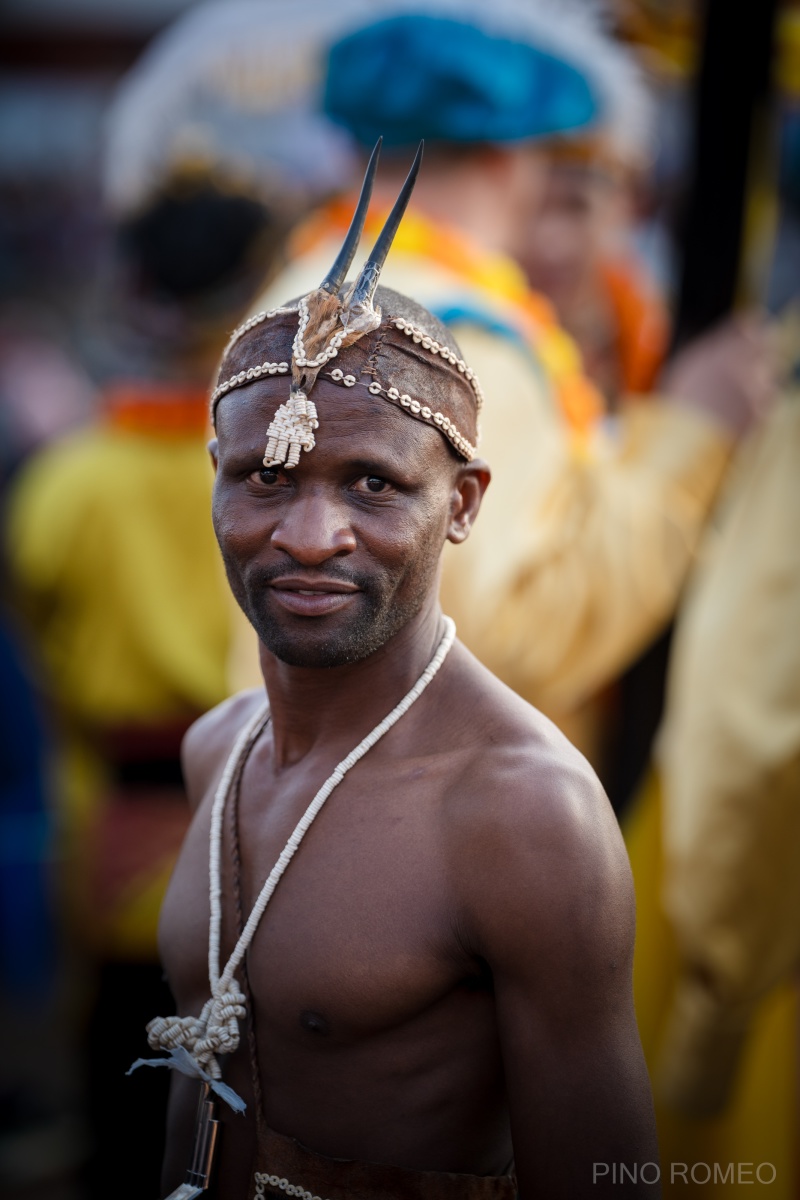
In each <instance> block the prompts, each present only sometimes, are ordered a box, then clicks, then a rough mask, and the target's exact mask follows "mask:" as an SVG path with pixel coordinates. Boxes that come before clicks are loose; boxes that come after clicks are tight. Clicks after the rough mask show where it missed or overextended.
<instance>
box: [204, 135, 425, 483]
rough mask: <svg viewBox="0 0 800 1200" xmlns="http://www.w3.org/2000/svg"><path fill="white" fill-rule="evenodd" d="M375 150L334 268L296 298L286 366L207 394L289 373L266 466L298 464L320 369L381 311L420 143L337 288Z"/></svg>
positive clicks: (309, 434)
mask: <svg viewBox="0 0 800 1200" xmlns="http://www.w3.org/2000/svg"><path fill="white" fill-rule="evenodd" d="M380 148H381V143H380V140H379V141H378V143H377V145H376V146H375V149H374V150H373V151H372V155H371V157H370V160H369V164H368V166H367V170H366V174H365V176H364V182H363V184H362V187H361V195H360V196H359V200H358V204H357V205H356V210H355V213H354V214H353V219H352V222H351V224H350V228H349V229H348V231H347V236H346V237H345V240H344V243H343V244H342V248H341V250H340V251H339V253H338V255H337V256H336V260H335V262H334V264H333V266H332V267H331V269H330V271H329V272H328V274H327V275H326V276H325V278H324V279H323V281H322V283H321V284H320V285H319V287H318V288H316V289H315V290H314V291H313V292H309V293H308V295H306V296H303V298H302V299H301V300H300V302H299V304H298V325H297V333H296V334H295V338H294V343H293V345H292V361H291V366H290V365H289V364H288V363H265V364H263V366H258V367H255V368H250V370H249V371H246V372H239V374H238V375H237V376H232V377H231V379H230V380H228V381H226V382H225V383H223V384H222V385H220V387H219V388H217V390H216V392H215V394H214V395H215V397H216V398H217V399H218V398H219V397H220V396H221V395H224V394H225V392H227V391H229V390H230V389H231V388H233V387H236V386H238V385H239V384H241V383H243V382H245V381H247V382H249V381H250V380H251V379H255V378H260V377H261V376H262V375H263V374H264V373H266V374H286V373H287V372H288V371H289V370H291V375H292V382H291V387H290V390H289V398H288V400H287V401H286V403H284V404H281V405H280V407H279V408H278V410H277V412H276V413H275V416H274V417H273V419H272V422H271V423H270V426H269V429H268V430H267V447H266V451H265V453H264V466H265V467H277V466H283V467H285V468H287V469H290V468H291V467H296V466H297V464H298V462H299V461H300V452H301V451H302V450H307V451H308V450H313V448H314V445H315V437H314V432H315V430H316V429H318V428H319V417H318V415H317V410H316V407H315V405H314V402H313V401H312V400H310V399H309V393H310V392H311V389H312V388H313V386H314V384H315V383H316V381H317V376H318V374H319V372H320V370H321V369H322V367H323V366H325V364H326V363H328V362H330V361H331V359H334V358H336V356H337V354H338V353H339V351H340V350H341V349H343V348H344V347H347V346H351V345H352V344H353V343H354V342H357V341H358V340H359V338H361V337H363V336H364V334H366V333H370V332H371V331H372V330H373V329H377V328H378V326H379V325H380V323H381V310H380V308H376V307H375V305H374V298H375V291H376V289H377V286H378V281H379V279H380V274H381V270H382V268H383V264H384V262H385V261H386V256H387V254H388V253H389V250H390V248H391V245H392V242H393V240H394V236H395V234H396V233H397V230H398V227H399V225H400V222H401V220H402V218H403V214H404V213H405V210H406V207H407V206H408V202H409V200H410V198H411V193H412V191H413V190H414V184H415V182H416V179H417V174H418V172H419V167H420V163H421V161H422V143H420V146H419V148H418V150H417V153H416V155H415V157H414V161H413V163H412V164H411V170H410V171H409V173H408V177H407V179H406V181H405V183H404V184H403V187H402V188H401V190H400V194H399V196H398V197H397V200H396V201H395V204H394V207H393V208H392V211H391V212H390V213H389V216H388V218H387V220H386V224H385V225H384V227H383V229H382V230H381V232H380V234H379V236H378V239H377V241H376V242H375V245H374V247H373V248H372V251H371V253H370V255H369V258H368V259H367V261H366V262H365V264H364V266H363V267H362V269H361V273H360V275H359V276H358V278H357V279H356V281H355V283H354V284H352V285H351V286H350V287H348V288H347V289H346V290H343V289H344V288H345V278H346V276H347V272H348V270H349V269H350V266H351V264H352V262H353V258H354V257H355V253H356V250H357V248H358V243H359V241H360V240H361V234H362V232H363V229H364V222H365V220H366V217H367V210H368V209H369V202H370V198H371V196H372V186H373V183H374V181H375V173H376V171H377V168H378V158H379V156H380ZM281 311H282V310H281ZM273 315H275V314H274V313H265V314H263V315H262V316H260V317H259V318H253V319H251V320H250V321H247V322H245V324H244V325H243V326H242V327H241V329H238V330H237V331H236V333H234V335H233V337H232V338H231V340H230V342H229V343H228V346H227V348H226V351H225V353H226V355H227V353H229V351H230V350H231V349H232V348H233V346H234V345H235V344H236V342H237V341H238V340H239V338H240V337H242V336H243V335H244V334H245V333H247V332H249V331H250V329H252V328H254V327H255V324H257V323H260V322H261V321H262V320H268V319H269V317H271V316H273ZM251 372H252V374H251ZM242 376H244V379H242Z"/></svg>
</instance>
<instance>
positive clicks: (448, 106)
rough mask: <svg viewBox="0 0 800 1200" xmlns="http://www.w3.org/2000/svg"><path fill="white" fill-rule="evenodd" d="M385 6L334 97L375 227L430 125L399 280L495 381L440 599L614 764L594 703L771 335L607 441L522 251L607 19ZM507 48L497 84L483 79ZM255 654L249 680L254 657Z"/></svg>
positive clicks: (653, 622) (333, 217)
mask: <svg viewBox="0 0 800 1200" xmlns="http://www.w3.org/2000/svg"><path fill="white" fill-rule="evenodd" d="M384 13H385V14H387V15H385V16H384V18H383V19H382V20H380V21H376V22H375V23H374V24H372V25H370V26H367V27H363V26H362V27H361V28H357V29H355V31H354V32H352V33H351V34H348V35H346V36H345V37H344V38H342V39H341V40H340V41H339V42H338V43H336V44H335V45H334V46H333V48H332V50H331V54H330V60H329V66H328V77H327V87H326V93H325V107H326V112H327V113H328V114H329V115H330V116H331V117H333V118H334V119H336V120H337V121H338V122H339V123H341V124H342V126H343V127H344V128H346V129H347V130H348V131H349V132H350V133H351V134H352V135H353V137H354V138H355V139H356V140H357V142H358V143H359V144H360V145H361V147H362V148H363V149H364V150H366V149H367V148H368V147H371V146H372V145H373V144H374V142H375V141H376V140H377V137H378V136H379V134H382V135H383V137H384V150H383V158H382V162H381V168H380V170H379V172H378V177H377V181H376V186H375V193H374V195H375V200H374V202H373V206H372V210H371V212H370V216H369V218H368V222H367V229H366V235H365V241H366V240H368V239H369V238H370V237H374V236H375V233H376V230H377V229H379V228H380V222H381V221H382V219H383V218H384V216H385V209H386V206H387V205H388V204H389V203H390V199H392V198H393V197H394V195H396V192H397V189H398V187H399V183H400V180H401V178H402V176H403V174H404V171H405V169H406V168H407V165H408V162H409V150H410V149H411V148H412V147H413V146H415V145H416V142H417V141H418V140H419V139H420V138H423V137H424V139H425V143H426V150H425V163H424V167H423V169H422V171H421V172H420V176H419V180H418V182H417V186H416V188H415V193H414V197H413V199H412V202H411V205H410V207H409V211H408V213H407V215H406V217H405V219H404V221H403V225H402V227H401V229H400V231H399V233H398V235H397V238H396V239H395V242H394V245H393V248H392V254H391V256H390V258H389V260H388V262H387V265H386V268H385V269H386V271H387V272H388V274H387V282H388V285H389V286H393V287H396V288H397V289H398V290H401V291H404V292H406V293H408V294H412V295H414V296H416V297H418V298H419V300H420V301H421V302H422V303H423V304H425V305H426V307H427V308H429V309H430V310H431V311H433V312H435V313H436V315H437V316H439V317H440V318H441V319H442V320H444V321H445V323H447V324H449V325H450V326H451V327H452V328H453V331H454V336H455V337H456V338H457V340H458V343H459V345H460V346H461V347H462V348H463V351H464V354H465V355H466V356H467V357H468V359H469V361H470V363H471V364H473V365H474V367H475V370H476V372H477V374H478V377H479V379H480V380H481V383H482V386H483V388H484V391H485V393H486V405H485V408H484V412H483V417H482V431H483V441H482V445H481V453H482V454H485V455H486V458H487V460H488V461H489V462H490V463H491V464H492V466H493V469H494V479H493V484H492V488H491V490H490V493H489V494H488V495H487V498H486V500H485V503H484V508H483V512H482V515H481V528H478V527H477V526H476V529H475V530H474V532H473V535H471V537H470V542H469V546H468V547H467V549H466V550H465V551H464V552H463V553H462V554H461V555H460V556H452V557H448V556H447V555H446V556H445V574H444V582H443V602H444V606H445V608H446V610H447V611H450V612H451V613H453V615H454V617H455V619H456V621H457V623H458V626H459V630H460V633H461V636H462V637H463V638H464V640H465V641H466V643H467V645H469V646H470V647H471V649H473V651H474V652H475V653H476V654H477V655H478V656H479V657H480V658H481V659H482V660H483V661H484V662H486V663H487V665H489V666H490V667H491V668H492V670H494V671H495V672H496V673H498V674H499V675H500V676H501V677H502V678H503V679H504V680H505V682H506V683H508V684H510V685H511V686H512V687H514V688H515V689H516V690H517V691H518V692H520V694H521V695H523V696H525V698H526V699H528V700H529V701H530V702H531V703H534V704H536V705H537V706H538V707H540V708H542V709H544V711H545V712H547V713H548V715H550V716H552V717H553V718H554V719H555V720H556V721H557V723H558V724H560V725H561V726H562V728H564V729H565V731H566V732H567V733H568V735H569V736H570V737H571V738H572V739H573V741H575V742H576V743H577V744H578V745H579V747H580V748H581V749H583V750H584V752H586V753H587V754H588V755H589V757H590V759H592V761H593V765H596V766H600V768H601V769H602V762H601V759H602V746H601V738H600V737H598V734H597V726H596V723H593V722H590V721H587V720H584V719H583V711H582V705H583V703H584V701H585V700H586V698H587V697H589V696H593V695H594V694H595V693H596V692H597V690H598V689H599V688H600V687H602V686H603V685H605V684H606V683H607V682H608V681H609V679H611V678H613V677H614V675H615V674H616V673H617V672H619V670H621V669H622V668H623V667H624V666H625V665H626V664H627V662H629V661H631V660H632V659H633V658H634V657H635V656H636V654H637V653H638V652H639V651H640V650H641V649H642V647H643V646H645V645H646V644H647V643H648V641H649V639H650V638H651V637H653V636H654V635H655V634H656V633H657V632H659V631H660V629H661V628H662V627H663V625H664V624H665V622H666V621H668V619H669V617H670V615H671V613H672V610H673V607H674V605H675V602H676V600H677V596H678V593H679V590H680V587H681V584H682V582H683V579H684V577H685V574H686V572H687V570H688V568H689V566H690V564H691V562H692V557H693V551H694V547H695V545H696V543H697V539H698V537H699V535H700V531H701V529H702V526H703V523H704V521H705V518H706V516H707V513H708V510H709V507H710V505H711V503H712V501H713V498H714V495H715V493H716V489H717V486H718V483H719V481H720V479H721V477H722V474H723V472H724V469H725V465H726V463H727V459H728V455H729V453H730V448H731V445H732V443H733V441H734V440H735V439H736V438H737V437H738V436H740V434H741V433H742V432H743V431H744V429H746V428H747V426H748V424H749V422H750V421H751V419H752V418H753V409H754V404H755V403H756V401H757V400H758V399H760V393H759V394H758V395H757V394H756V393H757V392H758V389H759V387H760V380H759V378H758V376H757V372H755V371H753V370H752V366H753V363H752V360H753V357H754V353H755V356H756V357H758V355H759V351H758V350H757V349H756V348H755V347H754V344H753V343H752V342H751V341H749V340H748V339H747V338H746V337H743V336H742V334H741V332H740V331H739V330H738V328H735V327H731V328H729V329H727V330H726V331H723V332H720V333H718V334H717V335H715V336H714V337H712V338H710V339H709V341H708V342H707V343H706V344H704V345H702V346H701V345H697V346H695V347H693V348H692V352H691V355H690V356H689V357H688V358H687V359H685V360H684V362H683V364H681V363H680V362H679V363H676V364H675V371H674V374H673V377H672V378H673V389H672V391H673V394H672V395H671V396H670V397H666V398H665V399H664V400H663V402H660V403H653V404H648V405H646V406H645V405H641V406H637V407H636V409H635V411H634V410H633V409H631V410H629V411H626V413H625V414H624V415H623V416H622V417H621V425H620V431H619V435H618V439H617V440H616V441H614V440H611V439H608V438H606V437H605V435H604V432H603V430H602V428H601V418H602V415H603V412H604V402H603V400H602V398H601V396H600V395H599V393H598V391H597V389H596V388H595V387H594V386H593V385H592V383H591V382H590V381H589V380H588V379H587V378H586V376H585V375H584V373H583V371H582V369H581V362H580V355H579V352H578V350H577V348H576V347H575V344H574V343H573V342H572V340H571V339H570V338H569V336H568V335H567V334H566V333H565V331H564V330H563V329H562V327H561V326H560V325H559V323H558V320H557V317H556V315H555V313H554V311H553V309H552V307H551V306H550V304H549V303H548V301H547V300H546V299H544V298H543V297H541V296H540V295H539V294H537V293H535V292H532V291H531V290H530V288H529V287H528V286H527V283H526V280H525V277H524V274H523V271H522V269H521V267H520V266H519V264H518V263H517V262H516V261H515V260H514V258H513V257H512V256H513V254H514V253H515V252H516V251H517V250H518V248H519V246H520V245H521V243H522V240H523V238H524V237H526V236H527V231H528V228H529V221H530V213H531V212H532V211H533V210H534V206H535V205H536V204H537V203H538V202H539V200H540V199H541V197H542V195H543V191H544V189H545V188H546V183H547V174H548V157H547V151H546V147H547V146H548V145H549V144H550V142H551V141H552V139H553V138H554V137H559V138H560V137H564V136H566V135H570V136H574V135H575V132H576V131H584V130H585V131H587V136H592V131H594V130H595V129H598V130H600V131H602V130H603V128H604V122H605V121H606V119H607V118H606V114H607V113H609V112H611V111H612V108H611V101H610V98H609V94H608V89H607V87H606V85H605V83H604V75H603V73H602V72H598V71H595V69H594V64H595V61H596V60H597V59H598V55H599V56H600V57H601V59H602V61H607V55H608V48H607V41H608V38H607V35H606V34H605V33H604V32H603V31H602V29H601V28H600V27H599V25H598V23H597V20H596V17H595V16H593V15H592V12H591V10H590V9H588V8H587V7H586V6H584V5H557V6H555V7H554V6H551V5H550V4H548V3H546V0H540V2H539V3H517V2H515V0H504V2H503V3H501V4H498V5H495V6H494V7H493V10H492V13H491V15H488V14H487V13H486V12H485V11H484V10H483V9H482V8H479V7H478V6H473V7H470V8H468V9H465V8H464V6H463V5H456V4H451V3H448V0H437V2H436V3H435V4H433V5H432V6H430V5H429V6H428V7H427V8H426V10H425V12H424V13H422V12H420V10H419V8H418V7H417V6H415V5H414V4H413V3H411V2H409V3H403V2H402V0H400V2H398V3H395V4H392V5H391V6H387V7H386V8H385V9H384ZM603 55H605V56H606V57H605V58H603V57H602V56H603ZM501 63H502V76H503V81H504V86H503V88H502V89H500V88H496V87H494V86H493V84H492V83H491V81H492V80H494V79H496V78H498V77H499V73H500V70H501ZM365 95H369V96H370V103H369V104H364V103H363V97H364V96H365ZM598 136H601V135H598ZM543 147H544V148H545V149H543ZM351 211H352V205H351V204H349V203H348V204H347V205H344V204H341V203H335V204H333V205H330V206H328V207H326V208H324V209H323V210H322V211H321V213H319V214H316V215H315V216H314V217H312V218H311V219H310V221H309V222H308V223H307V224H306V225H305V226H303V227H302V228H301V229H300V230H298V231H297V233H296V235H295V236H294V238H293V247H294V251H295V257H294V260H293V261H292V263H291V264H290V265H289V266H288V268H287V270H286V271H284V272H283V273H282V274H281V275H280V276H279V277H278V279H277V280H276V281H275V282H274V283H273V284H272V285H271V287H270V289H269V290H268V292H267V294H266V295H265V296H263V297H262V298H261V299H260V300H259V302H258V306H259V307H273V306H274V305H275V304H277V303H280V302H281V301H284V300H286V299H287V298H288V297H290V296H293V295H298V294H301V293H302V292H303V290H307V289H308V288H309V287H310V286H313V285H314V280H315V279H317V276H319V278H322V277H323V275H324V273H325V270H326V268H325V265H324V264H325V262H326V259H328V258H332V255H333V253H334V252H335V246H336V239H337V238H338V239H339V240H341V236H342V231H343V229H344V227H346V224H347V222H348V220H349V215H350V212H351ZM317 282H318V280H317ZM567 597H568V600H565V598H567ZM539 630H546V634H545V635H544V636H539V635H538V631H539ZM250 664H251V665H250V675H249V678H251V679H252V678H254V674H255V658H254V655H253V653H252V652H251V657H250ZM243 678H244V677H243Z"/></svg>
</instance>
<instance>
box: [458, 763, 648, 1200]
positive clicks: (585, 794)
mask: <svg viewBox="0 0 800 1200" xmlns="http://www.w3.org/2000/svg"><path fill="white" fill-rule="evenodd" d="M528 777H529V782H528V781H525V780H524V774H523V777H522V782H521V781H520V778H519V777H518V778H517V779H515V780H514V781H513V782H512V783H511V786H510V787H505V788H499V787H496V786H495V787H494V788H491V787H490V789H489V791H488V795H490V796H491V795H494V796H497V797H500V799H499V800H497V801H496V802H494V805H493V807H494V809H495V812H494V813H492V812H491V811H490V812H489V815H488V820H487V821H486V823H485V825H484V822H483V821H482V822H481V824H482V826H484V827H483V828H482V829H481V834H480V837H479V838H477V839H476V840H475V844H474V846H473V847H472V848H471V850H470V851H469V853H470V859H471V864H472V869H471V871H470V872H469V873H468V874H469V877H470V881H471V882H470V884H469V888H470V891H469V899H468V901H467V905H468V913H469V915H468V928H469V929H470V933H471V937H472V939H473V942H472V949H473V950H474V952H476V953H477V954H479V955H480V956H481V957H482V958H484V959H485V960H486V961H487V962H488V964H489V966H490V968H491V970H492V975H493V979H494V985H495V998H496V1005H497V1017H498V1030H499V1035H500V1041H501V1048H502V1054H503V1060H504V1064H505V1072H506V1082H507V1089H508V1097H509V1104H510V1113H511V1123H512V1135H513V1140H514V1152H515V1159H516V1164H517V1173H518V1178H519V1186H520V1196H521V1198H522V1200H527V1198H528V1197H533V1196H539V1195H542V1196H547V1197H548V1198H549V1200H559V1198H560V1197H564V1198H565V1200H566V1198H567V1197H568V1198H569V1200H578V1198H579V1197H582V1196H596V1195H597V1193H598V1189H599V1190H600V1191H602V1187H603V1184H604V1183H605V1184H607V1185H609V1186H612V1171H611V1169H610V1168H611V1164H613V1163H617V1164H619V1163H625V1164H627V1166H628V1167H629V1168H630V1171H631V1173H632V1174H633V1173H634V1168H637V1170H636V1173H635V1174H636V1177H637V1178H638V1179H640V1178H641V1167H642V1165H643V1164H646V1163H652V1164H654V1163H657V1161H658V1151H657V1145H656V1140H655V1128H654V1123H653V1113H652V1101H651V1097H650V1087H649V1082H648V1078H647V1073H646V1069H645V1065H644V1060H643V1057H642V1051H641V1046H640V1043H639V1037H638V1032H637V1028H636V1022H635V1017H634V1012H633V999H632V990H631V965H632V955H633V939H634V902H633V890H632V883H631V878H630V871H629V867H628V863H627V858H626V856H625V851H624V847H623V845H622V841H621V838H620V836H619V831H618V829H617V827H616V822H615V821H614V818H613V815H612V814H611V810H610V807H609V806H608V803H607V801H606V800H605V797H604V796H603V794H602V790H601V789H600V786H599V784H598V783H597V780H596V779H595V778H594V776H593V774H592V772H591V771H590V770H589V769H588V768H587V767H585V766H584V765H583V763H582V761H581V760H579V759H578V758H577V756H575V757H574V758H571V759H570V761H569V763H568V764H563V763H552V764H549V767H548V769H547V770H545V771H543V772H541V773H539V772H538V771H536V770H534V769H531V771H530V772H529V773H528ZM488 807H489V809H490V810H491V807H492V802H491V801H490V802H489V805H488ZM606 1165H608V1166H609V1171H608V1174H607V1175H606V1173H605V1166H606ZM655 1175H656V1168H655V1166H652V1167H649V1168H646V1169H645V1176H646V1181H645V1182H647V1180H650V1183H651V1184H652V1182H653V1180H654V1177H655ZM627 1184H628V1186H627V1187H625V1186H623V1187H620V1183H619V1179H618V1177H617V1178H614V1180H613V1186H614V1194H615V1195H617V1194H622V1195H640V1194H641V1195H645V1196H655V1195H657V1194H658V1189H657V1188H656V1187H653V1186H647V1185H646V1186H645V1187H644V1188H641V1190H640V1186H638V1185H636V1186H635V1185H634V1184H633V1183H631V1182H630V1180H627Z"/></svg>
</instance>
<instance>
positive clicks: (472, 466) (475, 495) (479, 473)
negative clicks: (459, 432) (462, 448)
mask: <svg viewBox="0 0 800 1200" xmlns="http://www.w3.org/2000/svg"><path fill="white" fill-rule="evenodd" d="M491 478H492V473H491V471H490V470H489V467H488V465H487V463H485V462H484V461H483V459H481V458H476V459H475V460H474V462H471V463H469V464H468V465H467V466H465V467H462V468H461V469H460V471H459V473H458V475H457V477H456V480H455V483H454V484H453V492H452V496H451V507H450V523H449V524H448V526H447V540H448V542H452V543H453V545H456V546H457V545H459V544H460V543H461V542H465V541H466V540H467V538H468V537H469V531H470V529H472V524H473V522H474V520H475V518H476V517H477V515H478V510H479V509H480V506H481V501H482V500H483V495H484V492H485V491H486V489H487V487H488V486H489V484H490V482H491Z"/></svg>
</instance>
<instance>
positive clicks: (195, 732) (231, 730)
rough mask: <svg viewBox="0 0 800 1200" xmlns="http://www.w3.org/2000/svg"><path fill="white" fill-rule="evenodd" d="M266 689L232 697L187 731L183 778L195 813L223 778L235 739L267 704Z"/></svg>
mask: <svg viewBox="0 0 800 1200" xmlns="http://www.w3.org/2000/svg"><path fill="white" fill-rule="evenodd" d="M265 698H266V697H265V695H264V689H263V688H251V689H250V690H248V691H246V692H238V693H237V694H236V695H235V696H229V697H228V699H227V700H223V701H222V703H221V704H218V705H217V706H216V708H212V709H210V710H209V711H208V712H207V713H204V714H203V716H202V717H200V718H199V719H198V720H197V721H195V722H194V724H193V725H192V726H191V727H190V728H189V729H188V730H187V732H186V736H185V737H184V739H183V745H182V747H181V763H182V766H183V778H184V782H185V784H186V791H187V794H188V796H189V803H190V804H191V807H192V809H193V810H194V809H196V808H197V807H198V806H199V805H200V803H201V801H202V800H203V797H204V796H205V795H206V794H207V793H208V791H209V788H210V786H211V784H212V782H215V781H216V779H218V778H219V776H220V775H221V773H222V771H223V769H224V766H225V763H226V762H227V759H228V755H229V754H230V752H231V749H232V747H233V744H234V742H235V741H236V735H237V734H238V732H239V730H240V729H241V728H242V727H243V726H244V725H245V724H246V722H247V721H249V720H250V718H251V717H252V716H253V715H254V713H255V712H256V711H257V710H258V709H259V708H260V707H261V705H263V704H264V701H265Z"/></svg>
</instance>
